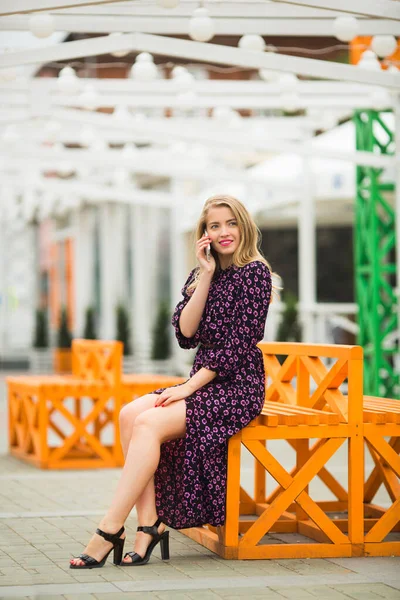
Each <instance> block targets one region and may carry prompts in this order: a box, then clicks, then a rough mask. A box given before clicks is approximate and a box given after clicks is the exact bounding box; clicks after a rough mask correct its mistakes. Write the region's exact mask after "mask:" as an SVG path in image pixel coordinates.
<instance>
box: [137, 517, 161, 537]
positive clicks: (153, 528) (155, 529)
mask: <svg viewBox="0 0 400 600" xmlns="http://www.w3.org/2000/svg"><path fill="white" fill-rule="evenodd" d="M161 522H162V521H161V519H157V521H156V522H155V523H154V525H152V526H151V527H149V526H148V525H143V527H142V526H139V527H138V528H137V529H136V531H143V532H144V533H148V534H150V535H152V536H157V535H159V533H158V527H159V525H160V524H161Z"/></svg>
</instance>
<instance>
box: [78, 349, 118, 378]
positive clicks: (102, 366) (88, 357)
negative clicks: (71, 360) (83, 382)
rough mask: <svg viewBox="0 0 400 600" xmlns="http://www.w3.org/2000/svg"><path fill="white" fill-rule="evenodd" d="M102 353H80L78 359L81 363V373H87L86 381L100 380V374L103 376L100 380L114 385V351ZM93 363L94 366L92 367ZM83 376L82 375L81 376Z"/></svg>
mask: <svg viewBox="0 0 400 600" xmlns="http://www.w3.org/2000/svg"><path fill="white" fill-rule="evenodd" d="M106 350H107V351H104V352H100V351H87V352H86V351H83V350H81V351H79V352H78V353H77V356H76V359H77V361H78V362H79V372H80V373H85V375H84V377H85V379H90V378H93V379H98V378H99V374H100V373H101V374H102V376H101V377H100V379H101V380H102V381H106V382H107V383H110V384H112V383H113V379H114V372H113V364H112V363H113V358H114V356H113V355H114V351H113V350H112V351H108V349H106ZM90 363H93V365H94V366H90ZM81 376H82V375H81Z"/></svg>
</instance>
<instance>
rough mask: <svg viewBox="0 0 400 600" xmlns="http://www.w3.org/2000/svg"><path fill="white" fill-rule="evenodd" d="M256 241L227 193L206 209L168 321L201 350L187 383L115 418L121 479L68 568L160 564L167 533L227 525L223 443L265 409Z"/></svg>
mask: <svg viewBox="0 0 400 600" xmlns="http://www.w3.org/2000/svg"><path fill="white" fill-rule="evenodd" d="M258 242H259V231H258V229H257V226H256V224H255V223H254V221H253V219H252V217H251V215H250V214H249V213H248V211H247V209H246V208H245V206H244V205H243V204H242V203H241V202H239V201H238V200H236V199H235V198H232V197H231V196H224V195H223V196H213V197H211V198H209V199H208V200H207V201H206V203H205V205H204V207H203V211H202V214H201V216H200V219H199V222H198V226H197V243H196V257H197V260H198V264H199V266H198V267H197V268H196V269H193V270H192V271H191V273H190V274H189V277H188V279H187V281H186V283H185V285H184V287H183V289H182V294H183V300H181V302H179V304H178V305H177V307H176V309H175V312H174V314H173V317H172V324H173V325H174V327H175V331H176V337H177V339H178V343H179V345H180V346H181V347H182V348H195V347H196V346H198V345H199V344H200V346H199V348H198V350H197V353H196V357H195V361H194V364H193V367H192V370H191V372H190V377H189V379H188V380H187V381H186V382H185V383H183V384H180V385H176V386H173V387H170V388H159V389H157V390H155V391H154V392H153V393H151V394H146V395H145V396H142V397H141V398H138V399H136V400H135V401H134V402H131V403H130V404H128V405H127V406H125V407H124V408H123V409H122V410H121V414H120V428H121V442H122V447H123V452H124V456H125V466H124V468H123V471H122V476H121V479H120V481H119V483H118V486H117V489H116V492H115V495H114V498H113V500H112V503H111V506H110V508H109V510H108V512H107V514H106V515H105V517H104V518H103V519H102V521H101V522H100V525H99V529H97V531H96V534H95V535H94V536H93V537H92V539H91V540H90V542H89V544H88V546H87V547H86V549H85V551H84V554H81V555H80V557H78V558H74V559H71V564H70V567H71V568H74V569H87V568H98V567H101V566H103V564H104V563H105V561H106V559H107V557H108V555H109V553H110V552H111V550H113V549H114V563H115V564H121V565H122V566H138V565H142V564H145V563H147V562H148V560H149V558H150V555H151V552H152V551H153V548H154V547H155V546H156V545H157V544H158V542H160V545H161V554H162V558H163V559H165V558H169V547H168V541H169V540H168V535H169V534H168V531H165V527H166V525H168V526H169V527H172V528H174V529H184V528H187V527H196V526H200V525H204V524H207V523H208V524H210V525H214V526H218V525H223V523H224V520H225V492H226V471H227V464H226V463H227V441H228V438H229V437H231V436H232V435H234V434H235V433H237V432H238V431H240V430H241V429H242V428H243V427H245V426H246V425H247V424H248V423H249V422H250V421H252V420H253V419H254V418H255V417H257V416H258V415H259V414H260V412H261V410H262V407H263V403H264V392H265V375H264V368H263V359H262V353H261V351H260V349H259V348H257V346H256V344H257V343H258V342H259V341H261V340H262V339H263V337H264V327H265V320H266V318H267V314H268V307H269V304H270V300H271V290H272V282H271V270H270V268H269V265H268V263H267V261H266V260H265V258H264V257H263V256H262V255H261V253H260V251H259V250H258ZM209 245H210V249H211V252H207V247H208V246H209ZM159 408H166V409H167V410H165V411H164V410H161V411H159V410H158V409H159ZM135 505H136V511H137V518H138V522H139V527H138V533H137V536H136V540H135V547H134V552H128V553H127V554H125V556H124V558H123V559H122V552H123V547H124V541H125V531H124V523H125V521H126V519H127V517H128V515H129V513H130V512H131V510H132V508H133V506H135ZM152 523H154V524H153V525H152ZM121 560H122V562H121Z"/></svg>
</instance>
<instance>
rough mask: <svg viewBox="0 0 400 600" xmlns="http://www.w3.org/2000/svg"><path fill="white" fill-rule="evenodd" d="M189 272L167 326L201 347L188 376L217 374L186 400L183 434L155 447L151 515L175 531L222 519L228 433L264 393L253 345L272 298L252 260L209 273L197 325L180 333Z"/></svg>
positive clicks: (255, 410)
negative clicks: (157, 451)
mask: <svg viewBox="0 0 400 600" xmlns="http://www.w3.org/2000/svg"><path fill="white" fill-rule="evenodd" d="M194 274H195V269H193V270H192V271H191V272H190V275H189V277H188V279H187V281H186V283H185V285H184V287H183V289H182V294H183V300H181V301H180V302H179V303H178V305H177V306H176V308H175V311H174V314H173V316H172V324H173V326H174V327H175V332H176V337H177V339H178V343H179V345H180V346H181V347H182V348H196V346H198V345H199V344H200V345H199V348H198V350H197V353H196V357H195V360H194V364H193V367H192V369H191V372H190V377H192V376H193V375H194V374H195V373H196V372H197V371H198V370H199V369H201V368H202V367H205V368H207V369H211V370H212V371H216V372H217V376H216V377H215V379H213V380H212V381H211V382H210V383H208V384H206V385H204V386H203V387H201V388H200V389H199V390H197V391H196V392H195V393H194V394H192V395H190V396H188V397H187V398H185V402H186V436H185V437H184V438H180V439H176V440H171V441H167V442H165V443H163V444H162V445H161V457H160V462H159V465H158V467H157V470H156V473H155V477H154V481H155V489H156V507H157V514H158V516H159V517H160V519H161V520H162V521H163V522H164V523H165V524H166V525H168V526H169V527H172V528H174V529H184V528H187V527H198V526H201V525H205V524H210V525H214V526H217V525H223V524H224V521H225V496H226V473H227V447H228V438H229V437H231V436H232V435H234V434H235V433H237V432H238V431H240V430H241V429H243V427H245V426H246V425H247V424H248V423H250V421H252V420H253V419H254V418H255V417H257V416H258V415H259V414H260V412H261V410H262V407H263V403H264V395H265V375H264V365H263V358H262V353H261V350H260V349H259V348H257V346H256V344H257V343H258V342H259V341H261V340H262V339H263V337H264V328H265V320H266V318H267V314H268V307H269V302H270V297H271V274H270V271H269V269H268V267H267V266H266V265H265V264H264V263H262V262H261V261H254V262H252V263H249V264H247V265H245V266H244V267H237V266H236V265H231V266H229V267H228V268H227V269H225V270H221V271H219V272H218V273H215V274H214V277H213V280H212V282H211V284H210V289H209V293H208V298H207V302H206V305H205V308H204V311H203V315H202V317H201V321H200V323H199V327H198V330H197V332H196V333H195V335H194V336H193V337H191V338H186V337H185V336H184V335H183V334H182V333H181V331H180V328H179V317H180V315H181V312H182V310H183V308H184V307H185V306H186V304H187V303H188V301H189V299H190V296H189V295H188V294H187V292H186V290H187V287H188V285H189V284H190V283H191V281H193V278H194ZM164 389H165V388H158V389H157V390H154V392H153V393H156V394H160V393H161V392H162V391H163V390H164Z"/></svg>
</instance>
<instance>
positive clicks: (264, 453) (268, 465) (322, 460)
mask: <svg viewBox="0 0 400 600" xmlns="http://www.w3.org/2000/svg"><path fill="white" fill-rule="evenodd" d="M345 439H346V438H332V439H329V440H327V441H326V442H325V444H323V445H322V446H321V447H320V448H319V449H318V451H316V452H314V454H313V455H312V456H311V457H310V459H309V460H308V461H307V463H306V464H305V465H303V466H302V467H301V469H300V470H299V471H298V473H297V475H296V477H291V476H290V474H289V473H288V472H287V471H286V470H285V469H284V468H283V467H282V465H281V464H280V463H279V462H278V461H277V460H276V458H275V457H274V456H272V454H271V453H270V452H268V450H267V449H266V448H265V447H264V445H263V444H262V443H261V442H260V441H259V440H256V441H243V444H244V445H245V446H246V448H247V449H248V450H249V451H250V452H251V453H252V454H253V456H254V457H255V458H256V459H257V460H258V461H259V462H260V463H261V464H262V465H263V466H264V468H265V469H266V470H267V472H268V473H270V474H271V475H272V477H273V478H274V479H275V480H276V481H277V482H278V483H279V484H280V485H281V486H282V488H284V491H283V492H282V493H281V494H280V495H279V496H278V497H277V498H275V500H273V502H272V503H271V505H270V506H269V507H268V508H267V509H266V510H265V511H264V512H263V514H262V515H261V516H260V517H259V518H258V519H257V521H256V522H255V523H254V524H253V525H252V526H251V527H250V528H249V529H248V531H247V532H246V533H245V534H244V536H243V538H242V539H241V540H240V542H239V545H240V546H242V545H243V546H255V545H256V544H257V543H258V542H259V541H260V539H261V538H262V537H263V536H264V535H265V534H266V533H267V532H268V531H269V530H270V529H271V527H272V526H273V525H274V523H275V522H276V521H277V520H278V518H279V517H280V516H281V515H282V513H283V512H284V511H285V510H286V509H287V508H288V507H289V506H290V504H291V503H292V502H293V501H294V500H296V502H297V503H298V504H299V505H300V506H301V508H302V509H303V510H304V511H305V512H306V513H307V514H308V516H309V517H310V519H311V520H312V521H313V522H314V523H315V524H316V525H317V526H318V527H320V529H321V531H323V532H324V533H325V534H326V535H327V536H328V538H329V539H330V540H331V541H332V542H333V543H334V544H348V543H350V542H349V539H348V537H347V536H345V535H344V534H343V533H342V532H341V531H340V530H339V529H338V527H336V525H335V524H334V523H333V522H332V521H331V519H330V518H329V517H328V516H327V515H326V514H325V513H324V511H323V510H322V509H321V508H320V507H319V506H318V504H316V503H315V502H314V500H312V499H311V498H310V496H309V495H308V494H307V493H306V492H305V491H304V488H305V487H306V486H307V485H308V484H309V483H310V481H311V479H312V478H313V477H314V476H315V475H316V474H317V473H318V471H319V470H320V469H321V467H323V466H324V465H325V464H326V462H327V461H328V460H329V459H330V457H331V456H332V455H333V454H334V453H335V452H336V450H337V449H338V448H339V447H340V446H341V445H342V444H343V442H344V441H345Z"/></svg>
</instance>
